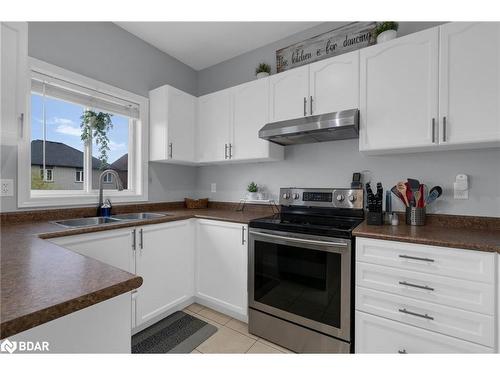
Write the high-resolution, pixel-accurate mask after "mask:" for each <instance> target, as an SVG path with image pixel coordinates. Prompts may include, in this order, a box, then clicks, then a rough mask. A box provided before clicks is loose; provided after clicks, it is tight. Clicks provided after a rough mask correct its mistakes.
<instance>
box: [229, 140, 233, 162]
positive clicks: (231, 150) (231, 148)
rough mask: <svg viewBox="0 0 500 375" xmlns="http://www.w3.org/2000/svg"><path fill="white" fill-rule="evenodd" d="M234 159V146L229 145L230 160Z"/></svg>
mask: <svg viewBox="0 0 500 375" xmlns="http://www.w3.org/2000/svg"><path fill="white" fill-rule="evenodd" d="M232 158H233V144H232V143H230V144H229V159H232Z"/></svg>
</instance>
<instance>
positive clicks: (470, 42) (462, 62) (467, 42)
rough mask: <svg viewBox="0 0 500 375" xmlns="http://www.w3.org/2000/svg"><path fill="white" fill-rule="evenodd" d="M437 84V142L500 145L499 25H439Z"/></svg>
mask: <svg viewBox="0 0 500 375" xmlns="http://www.w3.org/2000/svg"><path fill="white" fill-rule="evenodd" d="M439 81H440V82H439V83H440V85H439V118H440V127H441V129H440V130H441V131H440V137H439V142H440V143H444V144H450V145H452V144H466V143H482V142H485V143H493V142H496V143H497V144H500V23H498V22H477V23H476V22H475V23H472V22H453V23H448V24H445V25H443V26H440V66H439ZM444 121H445V122H446V123H444Z"/></svg>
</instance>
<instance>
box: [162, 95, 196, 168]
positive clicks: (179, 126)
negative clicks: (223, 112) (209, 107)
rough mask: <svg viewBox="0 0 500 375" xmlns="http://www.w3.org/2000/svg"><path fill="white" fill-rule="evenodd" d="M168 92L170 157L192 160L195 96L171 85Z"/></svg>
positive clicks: (193, 157)
mask: <svg viewBox="0 0 500 375" xmlns="http://www.w3.org/2000/svg"><path fill="white" fill-rule="evenodd" d="M168 92H169V95H168V109H169V113H168V124H169V126H168V129H169V141H170V144H169V145H167V146H168V147H170V150H169V151H170V158H171V159H172V160H178V161H185V162H194V161H195V151H194V146H195V132H194V129H195V125H196V98H195V97H194V96H192V95H189V94H187V93H185V92H183V91H181V90H177V89H175V88H173V87H169V91H168Z"/></svg>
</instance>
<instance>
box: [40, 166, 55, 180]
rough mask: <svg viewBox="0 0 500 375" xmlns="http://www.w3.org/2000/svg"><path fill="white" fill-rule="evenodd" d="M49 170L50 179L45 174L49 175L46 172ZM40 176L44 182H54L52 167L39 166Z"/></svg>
mask: <svg viewBox="0 0 500 375" xmlns="http://www.w3.org/2000/svg"><path fill="white" fill-rule="evenodd" d="M49 171H50V179H48V178H47V176H48V175H49V173H47V172H49ZM40 177H41V179H42V181H44V182H54V167H45V169H43V167H42V166H40Z"/></svg>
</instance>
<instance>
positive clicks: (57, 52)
mask: <svg viewBox="0 0 500 375" xmlns="http://www.w3.org/2000/svg"><path fill="white" fill-rule="evenodd" d="M28 40H29V46H28V54H29V55H30V56H32V57H36V58H38V59H40V60H43V61H46V62H48V63H51V64H54V65H58V66H60V67H62V68H65V69H68V70H71V71H73V72H75V73H79V74H83V75H85V76H87V77H91V78H94V79H97V80H99V81H102V82H106V83H109V84H110V85H113V86H116V87H119V88H121V89H124V90H127V91H131V92H133V93H136V94H139V95H142V96H148V92H149V90H151V89H154V88H156V87H159V86H162V85H165V84H169V85H172V86H174V87H176V88H178V89H179V90H183V91H186V92H189V93H191V94H193V95H196V92H197V73H196V71H195V70H193V69H192V68H190V67H189V66H187V65H185V64H183V63H181V62H180V61H179V60H176V59H174V58H173V57H171V56H169V55H167V54H165V53H163V52H161V51H160V50H158V49H156V48H155V47H153V46H151V45H150V44H148V43H146V42H144V41H143V40H141V39H139V38H137V37H136V36H134V35H132V34H130V33H129V32H127V31H125V30H124V29H122V28H121V27H118V26H116V25H115V24H114V23H111V22H30V23H29V31H28Z"/></svg>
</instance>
